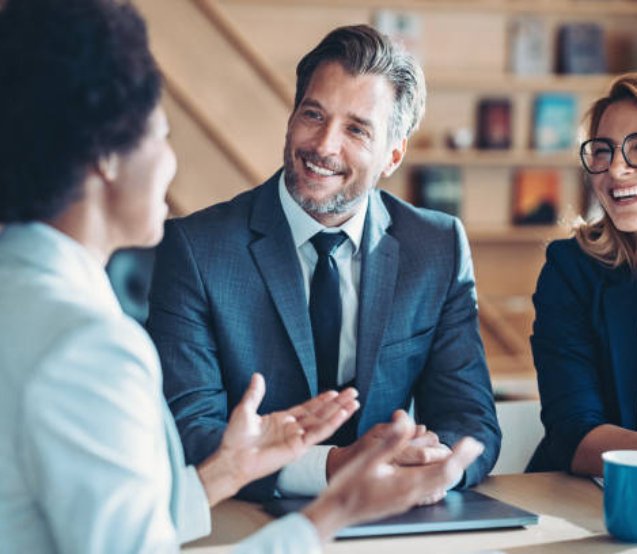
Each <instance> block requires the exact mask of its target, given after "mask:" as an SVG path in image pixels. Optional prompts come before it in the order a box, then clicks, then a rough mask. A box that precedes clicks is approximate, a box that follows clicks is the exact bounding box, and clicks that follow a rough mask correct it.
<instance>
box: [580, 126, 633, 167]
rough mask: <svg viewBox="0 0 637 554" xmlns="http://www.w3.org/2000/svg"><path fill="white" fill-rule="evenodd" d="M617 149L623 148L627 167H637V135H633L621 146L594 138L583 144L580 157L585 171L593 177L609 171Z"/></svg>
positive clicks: (626, 138) (605, 139) (604, 139)
mask: <svg viewBox="0 0 637 554" xmlns="http://www.w3.org/2000/svg"><path fill="white" fill-rule="evenodd" d="M617 148H621V150H622V156H624V161H625V162H626V165H628V166H630V167H637V133H631V134H630V135H627V136H626V137H625V138H624V141H623V142H622V143H621V144H614V143H613V141H612V140H610V139H607V138H594V139H590V140H587V141H586V142H584V143H582V146H581V147H580V150H579V157H580V159H581V160H582V165H583V166H584V169H585V170H586V171H588V172H589V173H592V174H593V175H596V174H598V173H604V172H606V171H608V169H609V168H610V166H611V164H612V163H613V157H614V155H615V150H616V149H617Z"/></svg>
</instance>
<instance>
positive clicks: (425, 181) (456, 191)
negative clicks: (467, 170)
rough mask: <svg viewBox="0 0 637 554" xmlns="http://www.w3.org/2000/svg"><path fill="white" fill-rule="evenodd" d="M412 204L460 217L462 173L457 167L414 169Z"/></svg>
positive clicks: (436, 166) (444, 166)
mask: <svg viewBox="0 0 637 554" xmlns="http://www.w3.org/2000/svg"><path fill="white" fill-rule="evenodd" d="M413 184H414V195H413V197H414V204H415V205H416V206H418V207H420V208H429V209H430V210H438V211H441V212H445V213H448V214H451V215H456V216H459V215H460V210H461V207H462V173H461V171H460V168H459V167H457V166H446V165H430V166H421V167H417V168H415V169H414V177H413Z"/></svg>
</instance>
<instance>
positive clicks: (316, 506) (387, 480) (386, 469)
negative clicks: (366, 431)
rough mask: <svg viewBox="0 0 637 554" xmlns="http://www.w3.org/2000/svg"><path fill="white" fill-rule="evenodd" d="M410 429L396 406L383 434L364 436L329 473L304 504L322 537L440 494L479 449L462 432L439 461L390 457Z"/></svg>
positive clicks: (397, 452)
mask: <svg viewBox="0 0 637 554" xmlns="http://www.w3.org/2000/svg"><path fill="white" fill-rule="evenodd" d="M415 434H416V428H415V425H414V424H413V422H412V421H411V420H410V419H409V417H408V416H407V414H405V413H404V412H398V413H397V414H396V415H395V416H394V418H393V421H392V423H390V424H387V425H386V426H385V427H384V428H383V440H373V441H370V442H369V443H368V446H367V448H365V449H362V450H360V451H359V452H358V453H357V454H356V455H355V457H354V458H353V459H352V460H351V461H350V463H348V464H347V465H346V466H344V467H343V468H342V469H341V470H340V471H339V472H338V473H337V474H336V475H334V477H333V478H332V480H331V481H330V484H329V486H328V488H327V489H326V490H325V491H324V493H323V494H322V495H321V496H320V497H319V498H318V499H317V500H315V501H314V502H313V503H312V504H310V505H309V506H308V507H307V508H306V509H305V510H304V513H305V515H306V516H307V517H308V519H310V521H312V523H313V524H314V525H315V527H316V529H317V532H318V533H319V536H320V537H321V538H322V540H324V541H325V540H328V539H329V538H331V537H332V536H333V534H334V533H335V532H336V531H337V530H338V529H339V528H341V527H344V526H347V525H352V524H355V523H360V522H362V521H366V520H370V519H378V518H381V517H385V516H389V515H392V514H396V513H400V512H403V511H405V510H407V509H409V508H411V507H412V506H414V505H416V504H420V503H421V500H422V499H423V498H431V499H438V500H439V499H441V498H442V497H444V495H445V492H446V490H447V487H448V486H449V485H451V484H453V483H454V482H456V481H457V480H458V479H459V478H460V477H461V476H462V474H463V472H464V470H465V469H466V468H467V467H468V466H469V465H470V464H471V463H472V462H473V461H474V460H475V459H476V458H477V457H478V456H479V455H480V454H481V453H482V451H483V446H482V445H481V444H480V443H479V442H477V441H476V440H474V439H472V438H469V437H466V438H464V439H462V440H461V441H459V442H458V443H457V444H456V445H455V446H454V447H453V449H452V450H451V451H450V453H449V455H447V456H446V457H445V459H444V460H442V461H440V462H437V463H433V464H428V465H411V466H400V465H396V464H395V463H394V460H395V459H396V458H398V457H399V456H400V453H401V452H402V451H404V449H405V448H407V447H408V445H409V441H410V440H412V439H413V437H414V435H415Z"/></svg>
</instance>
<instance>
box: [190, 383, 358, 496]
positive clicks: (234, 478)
mask: <svg viewBox="0 0 637 554" xmlns="http://www.w3.org/2000/svg"><path fill="white" fill-rule="evenodd" d="M264 395H265V382H264V380H263V377H262V376H261V375H260V374H258V373H255V374H254V375H253V376H252V380H251V381H250V385H249V386H248V389H247V390H246V392H245V393H244V395H243V398H242V399H241V402H240V403H239V404H238V405H237V407H236V408H235V409H234V410H233V412H232V414H231V415H230V420H229V422H228V426H227V427H226V430H225V433H224V435H223V440H222V442H221V446H220V447H219V449H218V450H217V451H216V452H215V453H214V454H213V455H212V456H210V457H209V458H207V459H206V460H204V461H203V462H202V463H201V464H200V465H199V466H198V467H197V471H198V472H199V477H200V479H201V481H202V483H203V484H204V488H205V489H206V493H207V494H208V499H209V501H210V505H211V506H212V505H214V504H216V503H217V502H219V501H220V500H222V499H223V498H227V497H230V496H232V495H234V494H235V493H236V492H237V491H238V490H239V489H240V488H241V487H243V486H244V485H247V484H248V483H249V482H250V481H254V480H255V479H259V478H260V477H264V476H266V475H269V474H270V473H273V472H275V471H277V470H278V469H280V468H281V467H283V466H284V465H286V464H288V463H290V462H291V461H293V460H295V459H297V458H298V457H300V456H301V455H303V454H304V453H305V452H306V451H307V449H308V448H309V447H310V446H312V445H314V444H316V443H319V442H321V441H323V440H325V439H326V438H328V437H329V436H331V435H332V434H333V433H334V431H336V429H338V428H339V427H340V426H341V425H342V424H343V423H344V422H345V421H346V420H347V419H348V418H349V417H350V416H351V415H352V414H353V413H354V412H355V411H356V410H357V409H358V406H359V404H358V401H357V400H356V397H357V396H358V393H357V391H356V390H355V389H353V388H348V389H345V390H344V391H342V392H340V393H337V392H335V391H327V392H324V393H322V394H320V395H319V396H317V397H315V398H312V399H311V400H308V401H307V402H304V403H303V404H300V405H298V406H295V407H293V408H290V409H289V410H283V411H280V412H273V413H271V414H268V415H264V416H260V415H258V414H257V408H258V407H259V405H260V404H261V401H262V400H263V397H264Z"/></svg>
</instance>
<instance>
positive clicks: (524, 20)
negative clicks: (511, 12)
mask: <svg viewBox="0 0 637 554" xmlns="http://www.w3.org/2000/svg"><path fill="white" fill-rule="evenodd" d="M508 31H509V33H508V40H509V70H510V71H511V73H514V74H516V75H546V74H548V73H551V52H550V49H549V44H550V37H549V32H548V28H547V26H546V24H545V22H544V20H542V19H540V18H539V17H533V16H520V17H517V18H514V19H512V20H511V23H510V24H509V30H508Z"/></svg>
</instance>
